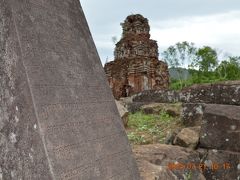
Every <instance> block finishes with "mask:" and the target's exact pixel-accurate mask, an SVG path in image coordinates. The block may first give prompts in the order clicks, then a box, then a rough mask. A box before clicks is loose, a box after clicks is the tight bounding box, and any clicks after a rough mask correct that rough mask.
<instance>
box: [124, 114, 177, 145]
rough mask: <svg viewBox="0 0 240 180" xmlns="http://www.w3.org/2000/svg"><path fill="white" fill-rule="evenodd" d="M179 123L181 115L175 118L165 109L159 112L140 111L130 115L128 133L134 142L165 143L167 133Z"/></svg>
mask: <svg viewBox="0 0 240 180" xmlns="http://www.w3.org/2000/svg"><path fill="white" fill-rule="evenodd" d="M179 124H180V120H179V117H177V118H173V117H171V116H170V115H168V114H167V113H166V112H165V111H161V112H160V113H159V114H144V113H143V112H142V111H138V112H136V113H132V114H130V115H129V121H128V128H127V134H128V138H129V140H130V142H131V143H132V144H151V143H163V142H164V141H165V138H166V136H167V133H168V132H169V131H171V130H173V129H175V128H176V127H179Z"/></svg>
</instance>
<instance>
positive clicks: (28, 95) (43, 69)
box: [0, 0, 139, 180]
mask: <svg viewBox="0 0 240 180" xmlns="http://www.w3.org/2000/svg"><path fill="white" fill-rule="evenodd" d="M0 46H1V47H0V179H1V180H2V179H4V180H59V179H62V180H63V179H64V180H67V179H71V180H88V179H91V180H92V179H93V180H95V179H101V180H108V179H112V180H114V179H116V180H121V179H122V180H137V179H139V175H138V169H137V166H136V162H135V159H134V158H133V156H132V152H131V148H130V146H129V143H128V140H127V136H126V134H125V132H124V129H123V126H122V123H121V120H120V117H119V114H118V111H117V108H116V105H115V103H114V100H113V97H112V95H111V90H110V88H109V87H108V84H107V80H106V78H105V74H104V71H103V68H102V66H101V62H100V59H99V56H98V54H97V51H96V48H95V46H94V43H93V39H92V37H91V34H90V31H89V28H88V25H87V22H86V19H85V17H84V13H83V11H82V8H81V6H80V3H79V1H78V0H64V1H63V0H0Z"/></svg>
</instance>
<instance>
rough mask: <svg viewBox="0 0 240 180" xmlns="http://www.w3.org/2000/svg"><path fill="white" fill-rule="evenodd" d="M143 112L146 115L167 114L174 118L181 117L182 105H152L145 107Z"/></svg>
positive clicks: (142, 108)
mask: <svg viewBox="0 0 240 180" xmlns="http://www.w3.org/2000/svg"><path fill="white" fill-rule="evenodd" d="M141 110H142V111H143V112H144V113H145V114H160V113H161V112H166V113H167V114H169V115H170V116H172V117H176V116H180V113H181V103H150V104H147V105H143V106H142V107H141Z"/></svg>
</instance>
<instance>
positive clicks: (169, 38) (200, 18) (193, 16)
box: [80, 0, 240, 64]
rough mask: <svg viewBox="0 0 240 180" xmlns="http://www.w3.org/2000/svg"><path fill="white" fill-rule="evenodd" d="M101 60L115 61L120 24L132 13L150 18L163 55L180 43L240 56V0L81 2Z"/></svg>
mask: <svg viewBox="0 0 240 180" xmlns="http://www.w3.org/2000/svg"><path fill="white" fill-rule="evenodd" d="M80 2H81V5H82V8H83V10H84V12H85V16H86V18H87V21H88V24H89V27H90V30H91V33H92V36H93V39H94V41H95V44H96V47H97V49H98V53H99V55H100V58H101V61H102V63H103V64H104V63H105V61H106V59H107V58H108V59H109V61H110V60H113V51H114V43H113V42H112V37H113V36H116V37H117V39H118V40H119V39H120V37H121V33H122V29H121V26H120V23H121V22H123V21H124V19H125V18H126V17H127V16H128V15H130V14H137V13H139V14H142V15H143V16H144V17H146V18H148V20H149V24H150V27H151V31H150V33H151V39H154V40H157V42H158V47H159V53H161V52H162V51H163V50H165V49H166V48H167V47H169V46H170V45H174V44H175V43H176V42H180V41H189V42H194V43H195V44H196V46H197V47H201V46H203V45H209V46H211V47H213V48H216V49H217V50H218V51H220V52H222V54H225V53H229V54H230V55H236V56H237V55H238V56H240V0H80Z"/></svg>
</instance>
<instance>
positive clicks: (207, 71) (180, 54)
mask: <svg viewBox="0 0 240 180" xmlns="http://www.w3.org/2000/svg"><path fill="white" fill-rule="evenodd" d="M163 58H164V59H165V60H166V61H167V62H168V64H169V66H170V67H174V68H176V70H177V72H178V78H177V79H171V83H170V88H171V89H174V90H179V89H182V88H184V87H187V86H191V85H192V84H201V83H216V82H219V81H227V80H238V79H240V57H228V58H227V59H226V60H224V61H222V62H221V63H220V64H219V60H218V54H217V51H216V50H214V49H213V48H211V47H209V46H204V47H202V48H198V49H197V48H195V47H194V44H193V43H188V42H182V43H176V44H175V45H174V46H170V47H169V48H168V49H167V50H166V51H164V52H163ZM218 64H219V65H218ZM186 65H188V68H189V69H188V70H189V74H190V77H189V78H188V79H184V78H182V77H183V76H181V73H182V72H181V69H183V67H184V66H186Z"/></svg>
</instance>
